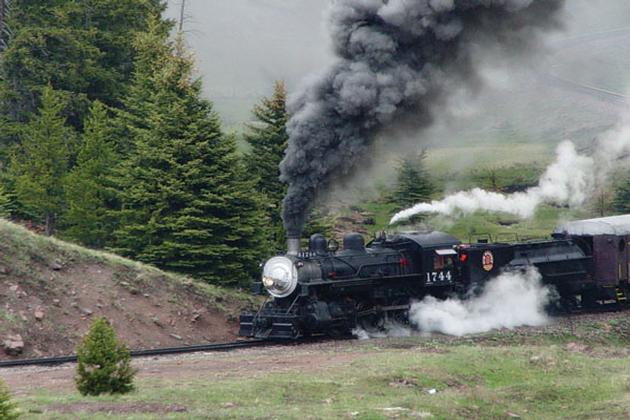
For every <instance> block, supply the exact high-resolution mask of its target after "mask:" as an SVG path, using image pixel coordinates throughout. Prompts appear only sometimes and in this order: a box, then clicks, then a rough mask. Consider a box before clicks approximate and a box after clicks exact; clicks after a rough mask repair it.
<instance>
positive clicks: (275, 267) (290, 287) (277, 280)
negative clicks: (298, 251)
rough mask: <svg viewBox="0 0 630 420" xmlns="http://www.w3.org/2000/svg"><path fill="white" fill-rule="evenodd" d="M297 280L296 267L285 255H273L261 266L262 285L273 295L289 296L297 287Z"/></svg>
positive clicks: (278, 296) (279, 296)
mask: <svg viewBox="0 0 630 420" xmlns="http://www.w3.org/2000/svg"><path fill="white" fill-rule="evenodd" d="M297 280H298V273H297V269H296V268H295V265H294V264H293V261H291V260H290V259H289V258H287V257H274V258H272V259H270V260H269V261H267V263H266V264H265V267H264V268H263V276H262V283H263V286H265V288H266V289H267V291H268V292H269V293H270V294H271V295H272V296H274V297H277V298H283V297H287V296H289V295H290V294H291V293H293V291H294V290H295V288H296V287H297V283H298V282H297Z"/></svg>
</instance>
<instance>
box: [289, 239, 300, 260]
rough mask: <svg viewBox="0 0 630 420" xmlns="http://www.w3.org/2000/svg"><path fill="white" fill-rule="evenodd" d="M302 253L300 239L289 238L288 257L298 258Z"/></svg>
mask: <svg viewBox="0 0 630 420" xmlns="http://www.w3.org/2000/svg"><path fill="white" fill-rule="evenodd" d="M299 253H300V237H299V236H293V235H291V236H288V237H287V255H293V256H296V255H297V254H299Z"/></svg>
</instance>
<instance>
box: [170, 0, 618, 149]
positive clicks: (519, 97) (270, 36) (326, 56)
mask: <svg viewBox="0 0 630 420" xmlns="http://www.w3.org/2000/svg"><path fill="white" fill-rule="evenodd" d="M180 4H181V0H170V1H169V11H168V13H169V16H170V17H171V18H174V19H177V18H178V15H179V9H180ZM327 5H328V2H326V1H312V0H292V1H285V0H217V1H212V2H207V1H202V0H187V1H186V13H185V15H186V19H185V22H184V29H185V31H186V33H187V42H188V43H189V45H190V46H191V47H192V49H193V50H194V51H195V52H196V56H197V59H198V66H199V72H200V74H201V75H202V76H203V79H204V83H205V94H206V96H207V97H208V98H209V99H211V100H212V101H213V102H214V104H215V106H216V109H217V111H218V112H219V113H220V115H221V118H222V119H223V121H224V123H225V124H226V125H227V126H230V127H233V128H237V129H240V127H241V126H242V124H243V123H245V122H247V121H249V120H250V110H251V108H252V106H253V105H254V104H255V103H256V102H257V101H258V100H259V99H260V98H261V97H263V96H265V95H268V94H269V93H270V92H271V89H272V84H273V81H274V80H277V79H282V80H284V81H285V82H286V83H287V87H288V90H289V93H291V92H292V91H295V90H296V89H297V88H298V87H299V85H300V83H301V81H303V80H304V79H305V78H307V77H308V76H309V75H310V74H313V73H317V72H318V71H320V70H322V69H323V68H324V67H325V66H326V64H327V63H329V62H330V61H332V60H333V59H334V58H333V55H332V53H331V52H330V48H329V39H328V35H327V31H326V8H327ZM566 14H567V16H566V17H565V19H564V21H565V30H564V31H563V32H561V33H556V34H554V35H552V36H550V37H549V38H548V39H547V40H546V45H545V46H541V51H544V52H541V53H540V54H539V55H537V56H536V57H535V59H533V60H529V61H527V62H522V63H514V62H511V63H505V62H501V61H498V62H493V59H492V57H489V58H488V59H487V61H488V63H489V64H488V68H487V71H486V72H484V78H485V79H486V80H485V81H486V86H485V88H484V89H483V90H482V92H481V93H480V94H478V95H476V96H475V97H463V98H456V99H455V101H456V102H457V101H459V103H455V104H454V106H453V107H452V109H450V110H449V112H448V113H447V114H445V115H444V116H443V118H438V121H437V124H436V126H435V127H434V128H433V129H431V130H429V131H427V132H423V133H421V134H417V135H416V134H415V133H407V134H406V135H407V136H409V137H410V139H411V140H413V141H412V142H411V143H413V144H422V145H431V144H440V145H444V143H445V141H447V142H448V143H449V144H452V145H475V144H476V145H479V144H512V143H523V142H527V143H543V144H548V145H550V147H553V145H555V144H557V143H558V142H559V141H561V140H563V139H565V138H570V139H572V140H575V141H577V142H578V143H580V144H583V145H586V144H588V142H589V141H590V140H592V139H593V138H594V137H595V136H597V135H598V134H599V133H601V132H602V131H604V130H605V129H606V128H608V127H610V126H611V125H613V124H614V123H615V122H616V121H617V118H618V115H619V112H620V109H621V106H620V105H621V104H620V102H621V101H620V100H615V99H614V96H607V95H605V94H604V95H601V94H598V93H597V92H589V91H584V90H582V89H580V88H579V86H567V85H566V83H565V81H570V82H574V83H575V84H578V85H579V84H583V85H586V86H589V87H595V88H601V89H605V90H607V91H611V92H612V93H615V94H619V95H623V94H624V93H625V91H626V89H627V86H628V82H629V81H630V72H628V71H627V69H628V68H629V66H630V54H628V53H629V52H630V26H628V24H627V16H629V14H630V4H629V3H628V2H627V1H624V0H571V1H568V2H567V6H566ZM611 31H612V32H611ZM543 47H544V48H546V49H544V50H543ZM484 60H486V58H484ZM557 79H561V80H560V81H558V80H557ZM611 98H612V99H611ZM418 137H419V138H418Z"/></svg>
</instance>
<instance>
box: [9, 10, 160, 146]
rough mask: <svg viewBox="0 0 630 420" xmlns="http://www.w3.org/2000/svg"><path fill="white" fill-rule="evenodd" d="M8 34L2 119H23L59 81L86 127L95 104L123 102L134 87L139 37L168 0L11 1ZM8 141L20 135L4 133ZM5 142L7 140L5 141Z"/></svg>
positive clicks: (71, 119)
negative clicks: (134, 43)
mask: <svg viewBox="0 0 630 420" xmlns="http://www.w3.org/2000/svg"><path fill="white" fill-rule="evenodd" d="M8 4H9V7H7V9H6V11H5V19H4V24H3V25H2V26H5V27H6V28H7V30H5V31H3V32H0V48H2V60H0V120H1V121H4V123H8V124H15V123H23V122H26V121H27V120H28V119H29V115H30V114H32V113H33V112H35V111H36V109H37V108H38V107H39V105H40V98H41V93H42V92H43V90H44V88H45V87H46V86H47V85H49V84H51V85H52V86H53V87H54V88H55V89H56V90H57V91H58V92H59V93H60V94H61V95H62V96H63V97H64V99H65V103H66V106H65V108H64V110H63V112H64V116H65V117H66V118H67V120H68V123H69V124H70V125H72V126H73V127H74V128H75V129H77V130H78V131H81V129H82V126H83V119H84V117H85V116H86V115H87V112H88V108H89V105H90V103H91V102H92V101H93V100H95V99H98V100H100V101H101V102H103V103H105V104H106V105H108V106H113V107H118V106H120V104H121V100H122V98H123V97H124V95H125V92H126V90H127V88H128V86H129V84H130V81H131V76H132V69H133V60H134V48H133V40H134V37H135V34H137V33H139V32H142V31H145V30H146V27H147V26H146V25H147V20H148V19H147V18H148V17H149V16H153V17H155V19H159V20H160V23H161V30H162V31H163V33H164V34H167V33H168V31H169V29H170V28H171V27H172V23H171V22H169V21H165V20H161V19H160V16H161V13H162V12H163V11H164V10H165V7H166V5H165V2H164V1H163V0H82V1H67V0H11V1H10V2H9V3H8ZM3 135H4V138H3V139H0V142H3V143H7V142H10V141H14V140H16V137H15V136H12V135H11V132H10V131H9V132H3ZM0 145H1V144H0Z"/></svg>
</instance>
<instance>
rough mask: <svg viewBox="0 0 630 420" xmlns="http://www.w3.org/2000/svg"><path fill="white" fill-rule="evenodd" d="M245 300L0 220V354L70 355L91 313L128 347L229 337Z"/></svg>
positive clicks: (243, 296) (248, 302) (236, 294)
mask: <svg viewBox="0 0 630 420" xmlns="http://www.w3.org/2000/svg"><path fill="white" fill-rule="evenodd" d="M252 304H253V301H252V300H251V298H250V297H249V296H248V295H247V294H244V293H240V292H236V291H232V290H224V289H220V288H217V287H212V286H208V285H205V284H201V283H199V282H195V281H192V280H190V279H186V278H183V277H180V276H176V275H173V274H168V273H164V272H162V271H160V270H157V269H155V268H152V267H147V266H144V265H141V264H138V263H134V262H132V261H129V260H125V259H123V258H120V257H117V256H114V255H110V254H105V253H99V252H95V251H91V250H87V249H85V248H81V247H78V246H75V245H71V244H68V243H65V242H61V241H57V240H53V239H49V238H45V237H42V236H38V235H35V234H33V233H31V232H29V231H27V230H26V229H23V228H21V227H19V226H17V225H14V224H11V223H9V222H6V221H0V345H1V348H0V359H6V358H12V357H19V358H25V357H42V356H52V355H63V354H71V353H73V352H74V349H75V346H76V344H77V342H78V341H79V339H80V338H81V337H82V335H83V334H84V333H85V331H86V330H87V328H88V326H89V324H90V322H91V320H92V319H93V318H94V317H97V316H102V317H105V318H107V319H108V320H110V322H111V323H112V325H113V326H114V328H115V329H116V332H117V334H118V336H119V337H120V338H122V339H123V340H124V341H125V342H126V343H127V344H128V345H129V347H131V348H134V349H138V348H153V347H164V346H177V345H185V344H196V343H204V342H220V341H230V340H233V339H235V338H236V335H235V334H236V333H237V329H238V327H237V318H238V313H239V312H240V310H241V309H242V308H243V307H244V306H248V305H252ZM22 344H23V348H22V349H20V347H22V346H21V345H22ZM12 348H13V350H12ZM7 353H10V354H7ZM11 353H12V354H11Z"/></svg>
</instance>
